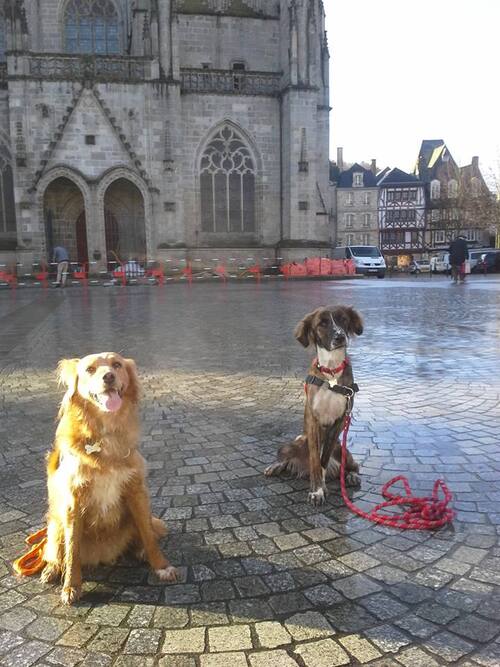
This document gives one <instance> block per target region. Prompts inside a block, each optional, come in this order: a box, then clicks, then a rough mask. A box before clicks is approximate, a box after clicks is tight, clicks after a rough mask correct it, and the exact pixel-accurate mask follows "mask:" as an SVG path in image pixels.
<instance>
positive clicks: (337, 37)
mask: <svg viewBox="0 0 500 667" xmlns="http://www.w3.org/2000/svg"><path fill="white" fill-rule="evenodd" d="M324 4H325V11H326V15H327V29H328V38H329V45H330V56H331V60H330V67H331V89H330V104H331V106H332V107H333V110H332V115H331V150H330V154H331V156H332V158H335V156H336V148H337V146H343V148H344V159H345V160H346V161H349V162H361V161H363V160H365V161H370V160H371V158H377V164H378V165H379V166H380V167H385V166H391V167H395V166H397V167H399V168H401V169H404V170H411V169H412V168H413V166H414V164H415V160H416V158H417V154H418V149H419V146H420V142H421V140H422V139H444V141H445V142H446V144H447V146H448V148H449V149H450V152H451V154H452V155H453V157H454V158H455V160H456V161H457V162H458V164H459V165H460V166H461V165H463V164H469V163H470V161H471V158H472V156H473V155H478V156H479V164H480V167H481V169H482V170H483V173H484V175H485V177H487V176H488V173H490V175H491V170H496V172H500V166H499V165H500V132H499V127H500V101H499V100H500V48H499V46H498V45H499V41H500V0H412V1H410V0H324ZM495 45H496V46H495Z"/></svg>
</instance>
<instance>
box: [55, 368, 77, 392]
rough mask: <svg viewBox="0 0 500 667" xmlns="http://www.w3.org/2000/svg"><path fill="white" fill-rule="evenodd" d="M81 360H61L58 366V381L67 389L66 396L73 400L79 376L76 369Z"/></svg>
mask: <svg viewBox="0 0 500 667" xmlns="http://www.w3.org/2000/svg"><path fill="white" fill-rule="evenodd" d="M79 361H80V359H61V361H60V362H59V363H58V364H57V379H58V382H59V384H60V385H61V384H62V385H64V386H65V387H66V389H67V391H66V396H67V397H68V398H71V396H73V394H74V393H75V391H76V385H77V381H78V374H77V372H76V367H77V365H78V362H79Z"/></svg>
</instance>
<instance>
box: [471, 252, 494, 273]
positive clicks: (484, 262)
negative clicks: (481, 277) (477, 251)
mask: <svg viewBox="0 0 500 667" xmlns="http://www.w3.org/2000/svg"><path fill="white" fill-rule="evenodd" d="M473 272H474V273H497V272H500V250H497V251H494V250H491V251H490V252H485V253H483V254H482V255H481V258H480V259H479V260H478V262H477V264H476V265H475V267H474V269H473Z"/></svg>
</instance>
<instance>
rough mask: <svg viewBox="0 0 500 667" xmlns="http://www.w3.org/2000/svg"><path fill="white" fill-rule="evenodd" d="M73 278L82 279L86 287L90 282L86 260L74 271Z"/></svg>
mask: <svg viewBox="0 0 500 667" xmlns="http://www.w3.org/2000/svg"><path fill="white" fill-rule="evenodd" d="M73 278H75V279H76V280H81V281H82V285H83V286H84V287H87V285H88V282H89V274H88V265H87V263H86V262H84V263H83V264H82V266H81V267H77V269H76V271H73Z"/></svg>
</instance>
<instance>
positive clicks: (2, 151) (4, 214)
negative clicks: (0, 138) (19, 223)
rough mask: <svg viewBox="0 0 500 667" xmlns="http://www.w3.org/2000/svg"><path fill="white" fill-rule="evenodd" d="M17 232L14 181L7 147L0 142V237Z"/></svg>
mask: <svg viewBox="0 0 500 667" xmlns="http://www.w3.org/2000/svg"><path fill="white" fill-rule="evenodd" d="M15 231H16V207H15V204H14V179H13V176H12V162H11V156H10V151H9V149H8V148H7V146H6V145H5V144H4V143H3V142H0V235H2V234H6V233H9V232H15Z"/></svg>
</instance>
